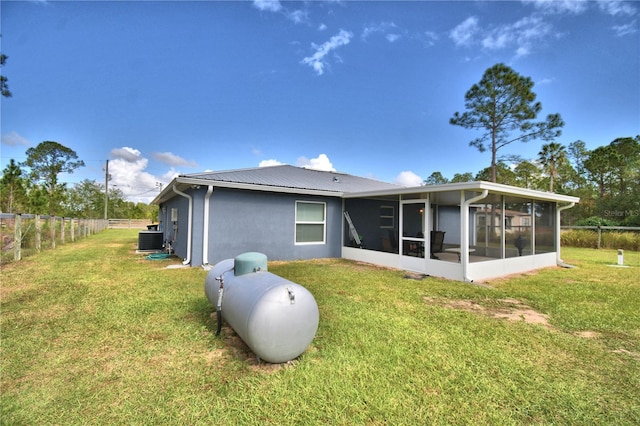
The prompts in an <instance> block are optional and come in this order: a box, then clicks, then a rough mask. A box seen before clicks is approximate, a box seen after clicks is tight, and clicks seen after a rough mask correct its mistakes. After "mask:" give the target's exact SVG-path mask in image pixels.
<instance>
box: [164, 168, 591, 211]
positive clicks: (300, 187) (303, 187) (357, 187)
mask: <svg viewBox="0 0 640 426" xmlns="http://www.w3.org/2000/svg"><path fill="white" fill-rule="evenodd" d="M194 185H212V186H216V187H224V188H235V189H247V190H253V191H271V192H285V193H293V194H305V195H323V196H330V197H343V198H366V197H391V198H396V199H407V197H408V198H426V196H427V194H429V196H430V198H431V200H432V202H435V203H436V204H442V205H446V204H456V203H459V202H460V193H461V191H462V192H467V191H469V192H477V193H480V192H482V191H483V190H488V191H489V193H490V196H489V197H488V198H487V199H486V200H485V201H486V202H498V200H499V197H500V196H503V195H504V196H507V197H517V198H528V199H535V200H544V201H553V202H569V203H577V202H579V201H580V199H579V198H578V197H572V196H569V195H561V194H555V193H552V192H544V191H536V190H531V189H526V188H518V187H514V186H510V185H503V184H498V183H490V182H483V181H478V182H464V183H450V184H444V185H427V186H417V187H403V186H400V185H394V184H391V183H386V182H381V181H377V180H374V179H368V178H363V177H358V176H353V175H349V174H345V173H338V172H326V171H320V170H313V169H305V168H301V167H294V166H289V165H280V166H270V167H255V168H250V169H237V170H226V171H217V172H205V173H191V174H186V175H180V176H178V177H177V178H175V179H174V180H173V181H172V182H171V183H170V184H169V185H167V186H166V187H165V188H164V189H163V190H162V192H161V193H160V194H159V195H158V196H157V197H156V198H155V199H154V200H153V201H152V204H160V203H162V202H164V201H166V200H168V199H170V198H172V197H173V196H175V192H174V190H173V189H174V188H176V189H179V188H182V189H184V188H185V187H188V186H194ZM496 197H498V198H496ZM493 198H495V199H493Z"/></svg>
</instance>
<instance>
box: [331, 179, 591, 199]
mask: <svg viewBox="0 0 640 426" xmlns="http://www.w3.org/2000/svg"><path fill="white" fill-rule="evenodd" d="M485 189H487V190H489V193H491V194H502V195H513V196H517V197H521V198H532V199H536V200H545V201H556V202H567V203H577V202H579V201H580V198H578V197H573V196H570V195H561V194H555V193H553V192H544V191H537V190H534V189H527V188H519V187H517V186H510V185H503V184H500V183H492V182H485V181H478V182H462V183H446V184H443V185H425V186H413V187H407V188H400V189H383V190H380V191H366V192H350V193H348V194H344V195H343V198H363V197H382V196H392V195H411V194H422V193H435V192H456V191H477V192H482V191H483V190H485Z"/></svg>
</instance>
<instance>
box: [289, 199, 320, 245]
mask: <svg viewBox="0 0 640 426" xmlns="http://www.w3.org/2000/svg"><path fill="white" fill-rule="evenodd" d="M326 208H327V206H326V203H319V202H310V201H296V237H295V238H296V244H323V243H324V242H325V235H326V232H325V228H326V217H327V216H326Z"/></svg>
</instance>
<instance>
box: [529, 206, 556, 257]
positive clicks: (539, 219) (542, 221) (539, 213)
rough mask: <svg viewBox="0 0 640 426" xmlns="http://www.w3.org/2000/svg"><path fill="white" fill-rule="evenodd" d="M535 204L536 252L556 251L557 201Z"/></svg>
mask: <svg viewBox="0 0 640 426" xmlns="http://www.w3.org/2000/svg"><path fill="white" fill-rule="evenodd" d="M534 205H535V221H536V223H535V237H536V238H535V241H536V245H535V252H536V254H540V253H549V252H553V251H555V246H556V243H555V241H556V240H555V222H556V208H555V203H543V202H536V203H534Z"/></svg>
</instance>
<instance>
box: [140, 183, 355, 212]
mask: <svg viewBox="0 0 640 426" xmlns="http://www.w3.org/2000/svg"><path fill="white" fill-rule="evenodd" d="M174 185H178V189H186V188H188V187H189V186H213V187H215V188H230V189H243V190H250V191H263V192H278V193H285V194H299V195H316V196H323V197H337V198H340V197H342V196H343V195H344V192H338V191H323V190H318V189H308V188H292V187H284V186H274V185H258V184H250V183H239V182H227V181H219V180H209V179H197V178H190V177H184V176H178V177H177V178H175V179H174V180H173V181H171V183H169V185H167V187H166V188H165V189H164V190H163V191H162V192H161V193H160V194H158V196H157V197H156V198H154V199H153V201H151V204H155V205H160V204H161V203H162V202H164V201H167V200H168V199H170V198H172V197H173V192H172V191H171V188H172V187H173V186H174Z"/></svg>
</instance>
